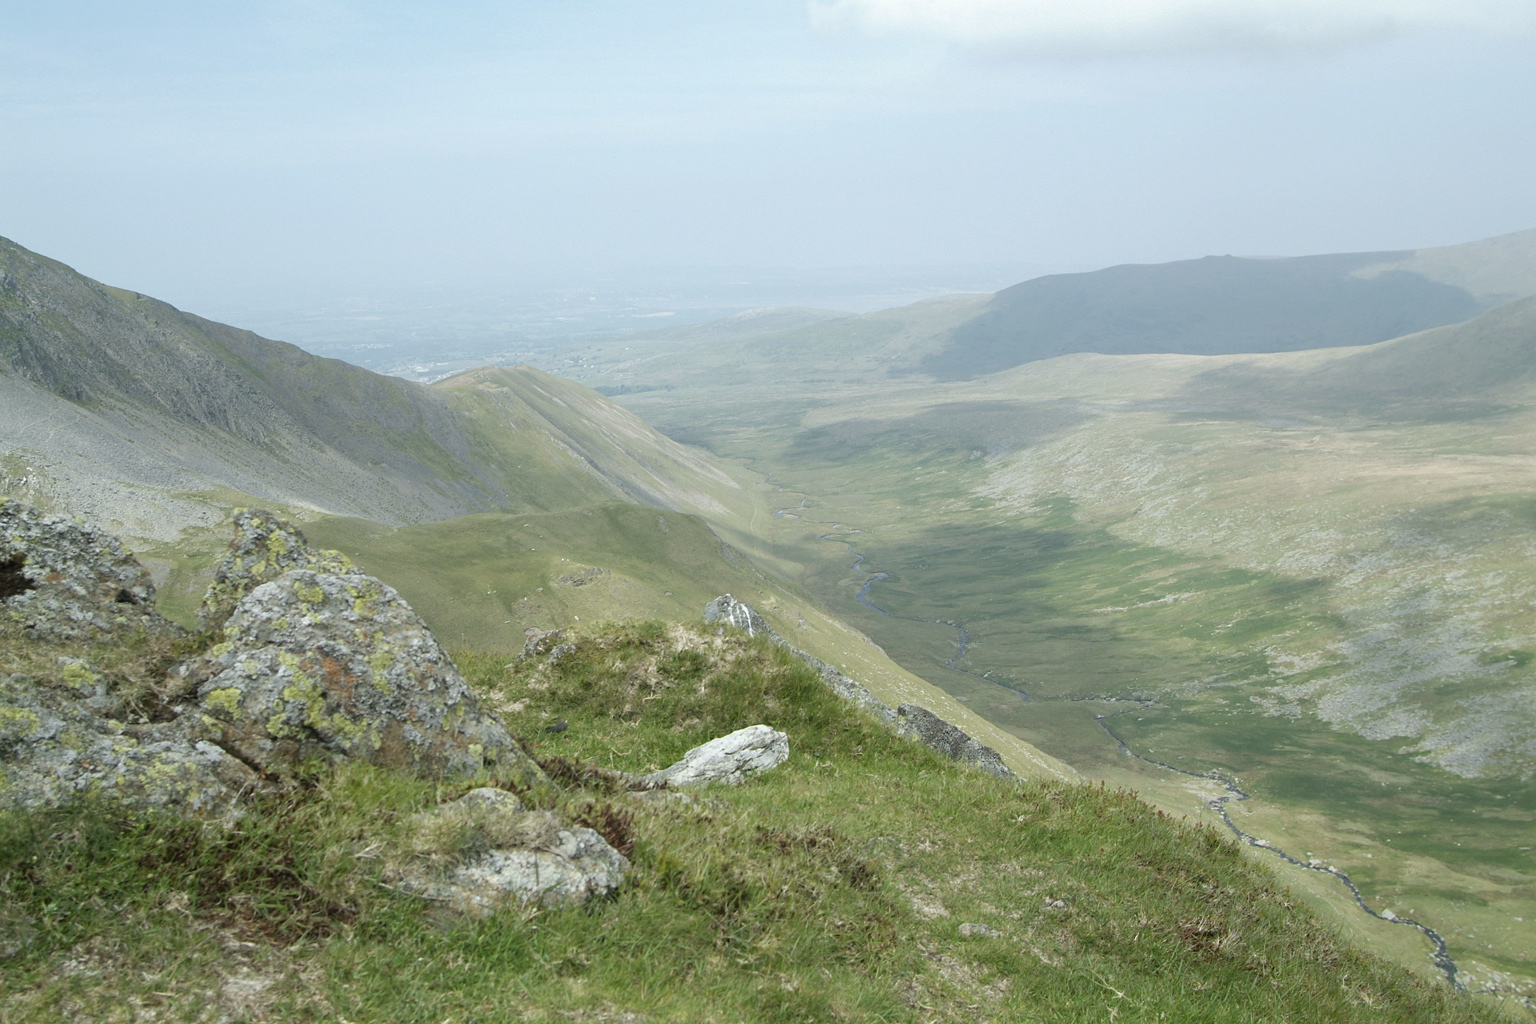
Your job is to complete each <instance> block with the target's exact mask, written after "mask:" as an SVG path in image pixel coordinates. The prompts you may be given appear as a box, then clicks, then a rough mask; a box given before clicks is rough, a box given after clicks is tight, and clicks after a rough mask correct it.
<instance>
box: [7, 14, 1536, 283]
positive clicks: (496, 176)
mask: <svg viewBox="0 0 1536 1024" xmlns="http://www.w3.org/2000/svg"><path fill="white" fill-rule="evenodd" d="M0 15H3V17H0V235H4V236H6V237H9V238H11V239H13V240H15V241H17V242H19V243H21V244H22V245H25V246H27V247H28V248H31V249H34V250H36V251H39V252H42V253H44V254H46V255H49V256H52V257H54V258H57V259H60V260H63V261H64V262H66V263H69V264H71V265H72V266H75V267H77V268H78V269H80V270H81V271H83V272H85V273H87V274H90V275H91V276H94V277H97V278H99V279H102V280H106V281H109V282H111V283H114V284H119V285H122V286H125V287H130V288H135V289H137V290H140V291H143V292H147V293H149V294H154V295H157V296H160V297H163V298H166V299H168V300H169V301H172V302H174V303H176V304H177V305H180V306H182V307H184V308H191V309H194V310H199V309H204V308H218V307H220V306H228V305H230V304H232V303H239V302H245V303H257V304H259V303H261V302H263V301H266V302H270V303H279V304H280V303H281V302H283V301H288V300H290V299H292V298H293V297H295V296H301V295H303V296H327V295H341V294H345V293H348V292H349V291H358V290H367V289H373V290H380V289H383V290H387V289H410V288H428V289H430V288H438V289H448V288H482V289H483V288H496V287H500V286H503V285H507V284H509V283H517V282H524V283H526V282H548V283H552V284H561V285H573V286H578V287H579V286H580V283H581V281H582V280H583V279H584V277H585V276H590V275H594V274H607V275H610V276H614V275H617V276H618V277H620V278H622V277H624V276H625V275H630V276H631V277H635V278H636V279H639V278H640V277H644V276H645V275H651V276H653V277H654V276H656V275H661V276H664V277H668V279H669V280H682V279H686V278H687V277H688V276H689V275H690V274H699V275H703V276H705V277H707V276H708V275H710V274H714V275H717V276H718V275H719V274H721V273H735V272H737V270H735V269H733V268H746V269H741V270H740V273H750V272H753V271H751V268H780V269H781V270H782V269H783V268H790V269H793V270H795V271H797V272H800V273H801V277H802V278H803V279H810V278H812V277H814V276H815V274H816V273H818V272H820V271H827V272H828V273H833V272H836V273H841V274H844V275H846V274H848V273H850V272H852V270H851V268H862V269H858V273H861V274H864V275H865V276H866V277H867V276H869V275H871V274H872V275H874V276H878V275H879V273H882V272H883V270H882V269H881V268H906V270H903V271H901V272H903V273H910V270H911V268H960V269H955V271H954V273H952V274H950V277H952V278H954V280H955V281H956V282H957V283H959V284H962V285H963V284H964V283H965V281H966V280H968V279H970V278H974V279H975V280H976V281H978V282H979V281H982V280H983V279H985V278H988V277H989V275H990V277H992V278H997V277H998V276H999V275H1001V276H1002V277H1003V278H1007V277H1009V275H1012V276H1015V277H1023V276H1030V275H1031V273H1032V272H1033V271H1039V272H1045V271H1046V270H1050V269H1066V268H1082V269H1086V268H1089V267H1096V266H1106V265H1110V264H1115V263H1125V262H1154V261H1162V260H1171V259H1183V258H1191V257H1196V256H1202V255H1207V254H1212V253H1216V254H1221V253H1236V254H1239V255H1301V254H1306V253H1316V252H1332V251H1360V250H1377V249H1397V248H1417V247H1421V246H1428V245H1440V244H1451V243H1455V242H1460V241H1468V240H1471V239H1475V238H1480V237H1487V236H1491V235H1496V234H1501V233H1504V232H1509V231H1516V230H1522V229H1526V228H1530V227H1536V186H1533V184H1532V182H1533V180H1536V179H1533V176H1532V172H1531V168H1532V167H1536V60H1532V59H1531V56H1532V51H1533V48H1536V2H1533V0H1456V2H1454V3H1452V2H1449V0H809V2H807V0H730V2H728V3H722V2H719V0H708V2H705V0H644V2H640V0H560V2H555V0H538V2H533V0H494V2H492V0H433V2H430V3H429V2H407V0H370V2H368V3H362V2H356V0H247V2H244V3H241V4H210V3H207V2H206V0H198V2H182V0H165V2H158V3H145V2H136V0H105V2H104V0H50V2H49V3H46V4H38V3H22V2H19V0H0ZM963 268H972V269H971V270H965V269H963ZM896 272H897V271H896V270H895V269H892V273H896ZM967 274H969V275H970V278H967ZM1005 283H1008V281H1007V280H1002V279H999V280H996V281H994V282H992V283H991V284H989V285H988V287H998V286H1001V285H1002V284H1005ZM294 301H296V300H294Z"/></svg>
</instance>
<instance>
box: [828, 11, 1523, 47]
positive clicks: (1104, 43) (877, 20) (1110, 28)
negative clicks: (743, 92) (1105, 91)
mask: <svg viewBox="0 0 1536 1024" xmlns="http://www.w3.org/2000/svg"><path fill="white" fill-rule="evenodd" d="M809 4H810V12H811V20H812V23H813V24H814V25H815V26H816V27H817V28H820V29H826V30H837V29H849V28H852V29H856V30H863V31H869V32H876V33H902V34H912V35H920V36H928V37H931V38H937V39H941V40H944V41H947V42H952V43H957V44H960V45H963V46H967V47H973V48H977V49H982V50H989V51H996V52H1013V53H1039V54H1051V53H1067V54H1127V53H1166V52H1180V51H1201V50H1206V51H1211V50H1281V51H1284V50H1310V49H1327V48H1332V47H1337V46H1342V45H1348V44H1351V43H1358V42H1364V41H1368V40H1372V39H1383V38H1389V37H1392V36H1397V35H1403V34H1406V33H1410V32H1415V31H1423V30H1435V29H1441V30H1444V29H1472V30H1480V31H1490V32H1510V31H1516V32H1521V31H1529V30H1532V29H1533V28H1536V3H1533V2H1532V0H809Z"/></svg>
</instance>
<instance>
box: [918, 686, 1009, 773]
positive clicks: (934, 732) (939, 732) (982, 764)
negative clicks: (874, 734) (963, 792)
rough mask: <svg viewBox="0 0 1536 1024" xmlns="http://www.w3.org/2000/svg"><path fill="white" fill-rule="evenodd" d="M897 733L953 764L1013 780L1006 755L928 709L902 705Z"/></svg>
mask: <svg viewBox="0 0 1536 1024" xmlns="http://www.w3.org/2000/svg"><path fill="white" fill-rule="evenodd" d="M896 721H897V726H896V731H897V732H899V733H901V734H902V735H903V736H910V737H912V738H913V739H915V740H917V741H918V742H919V743H921V744H923V746H925V747H929V748H931V749H933V750H937V751H938V752H939V753H941V754H943V755H944V756H945V757H947V758H949V759H950V760H951V761H961V762H964V763H966V764H973V765H975V766H976V767H978V768H980V769H981V770H982V771H984V772H986V773H987V774H989V775H996V776H997V777H998V778H1002V779H1011V778H1013V777H1014V774H1013V769H1011V768H1009V767H1008V765H1007V764H1005V763H1004V762H1003V755H1001V754H999V753H998V752H997V751H995V750H993V749H992V748H991V747H989V746H986V745H984V744H982V743H979V742H977V741H976V740H975V739H973V738H972V737H971V735H970V734H969V733H967V732H965V731H964V730H963V729H961V728H960V727H959V726H956V725H951V724H950V723H949V722H946V721H945V720H944V719H942V718H940V717H939V716H938V715H936V714H934V713H933V712H932V711H929V710H928V709H927V708H924V707H919V706H918V705H916V704H902V705H900V706H899V707H897V709H896Z"/></svg>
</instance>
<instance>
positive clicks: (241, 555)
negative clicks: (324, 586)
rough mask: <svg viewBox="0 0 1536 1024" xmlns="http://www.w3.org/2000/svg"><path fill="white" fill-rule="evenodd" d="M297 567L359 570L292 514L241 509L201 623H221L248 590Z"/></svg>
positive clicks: (199, 616) (200, 613)
mask: <svg viewBox="0 0 1536 1024" xmlns="http://www.w3.org/2000/svg"><path fill="white" fill-rule="evenodd" d="M293 569H309V570H311V571H314V572H323V573H330V574H332V575H337V576H341V575H347V574H350V573H356V572H357V571H358V569H357V567H356V566H354V565H353V564H352V562H351V560H350V559H349V558H347V556H346V555H344V554H342V553H341V552H340V551H329V550H325V551H316V550H315V549H313V548H311V547H310V546H309V542H308V541H307V540H305V539H304V534H302V533H300V532H299V529H298V527H296V526H294V525H293V524H292V523H290V522H288V521H287V520H286V519H281V518H279V517H278V516H275V515H273V514H272V513H271V512H268V511H266V510H265V509H259V508H258V509H240V510H239V511H237V512H236V513H235V536H234V539H233V540H231V541H230V542H229V554H227V555H225V556H224V560H223V561H222V562H220V563H219V565H218V568H216V569H215V570H214V571H213V582H212V583H211V584H209V586H208V593H207V594H205V595H204V597H203V605H202V607H201V608H199V609H198V612H197V625H198V628H199V629H202V630H215V629H218V628H219V627H220V626H222V625H224V623H225V622H226V621H227V620H228V619H229V617H230V616H231V615H232V614H234V611H235V607H236V606H237V605H238V604H239V603H240V601H241V600H242V599H243V598H244V597H245V595H247V594H249V593H250V592H251V591H253V590H255V589H256V588H257V587H259V586H261V585H262V584H263V583H269V582H271V581H272V580H275V579H277V578H278V577H279V576H281V575H282V574H283V573H285V572H288V571H290V570H293Z"/></svg>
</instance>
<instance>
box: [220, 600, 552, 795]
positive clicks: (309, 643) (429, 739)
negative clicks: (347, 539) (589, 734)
mask: <svg viewBox="0 0 1536 1024" xmlns="http://www.w3.org/2000/svg"><path fill="white" fill-rule="evenodd" d="M198 675H199V676H200V682H199V686H198V690H197V695H198V699H199V710H200V713H201V717H202V721H203V722H204V723H205V724H206V725H207V726H208V727H209V728H210V729H211V730H212V732H213V734H214V735H215V736H216V737H217V741H218V743H219V744H220V745H221V746H223V747H224V748H225V749H227V750H229V751H231V752H233V753H234V754H235V755H236V756H238V757H239V758H240V759H241V760H243V761H245V762H246V763H247V764H249V765H251V766H252V767H254V768H257V769H258V770H260V771H262V772H267V773H271V774H275V775H285V774H289V773H292V772H293V771H294V770H296V769H297V768H299V767H300V766H301V765H303V764H305V763H306V762H311V761H315V760H317V759H318V760H336V759H340V758H360V759H362V760H365V761H369V762H372V763H374V764H378V765H385V766H389V767H394V768H404V769H407V770H410V771H414V772H417V773H420V774H424V775H431V776H471V775H475V774H477V773H479V772H481V771H485V770H488V769H492V768H494V769H496V770H497V771H498V772H500V773H510V774H511V775H512V776H515V777H524V778H527V779H529V780H530V781H531V780H533V779H536V778H540V777H541V775H540V773H539V770H538V768H537V766H536V765H534V764H533V762H532V760H531V759H530V758H529V757H528V756H527V755H526V754H525V753H523V751H522V749H521V748H520V747H518V746H517V744H516V743H515V742H514V741H513V739H512V737H511V736H510V735H508V733H507V731H506V729H505V728H504V727H503V726H502V725H501V723H500V722H499V721H498V720H497V719H496V718H495V716H493V715H492V714H490V713H489V712H487V711H486V710H484V709H483V708H482V707H481V705H480V702H479V700H478V699H477V698H476V697H475V695H474V694H473V693H472V692H471V691H470V689H469V686H468V685H467V684H466V683H465V681H464V677H463V676H461V675H460V674H459V671H458V669H457V668H456V667H455V666H454V664H453V662H452V661H451V660H450V659H449V657H448V655H447V654H446V653H445V652H444V651H443V649H442V648H441V647H439V646H438V643H437V641H436V640H435V639H434V638H433V636H432V634H431V632H430V631H428V629H427V627H426V624H425V623H423V622H422V621H421V618H420V617H419V616H417V614H416V613H415V612H414V611H412V610H411V608H410V606H409V605H407V604H406V603H405V601H404V600H403V599H402V598H401V597H400V595H399V594H397V593H396V592H395V591H394V590H393V589H392V588H391V587H388V586H386V585H385V584H383V583H381V582H379V581H378V580H376V579H374V578H373V577H371V576H364V575H360V574H355V573H354V574H348V575H333V574H329V573H321V572H313V571H311V570H307V569H299V570H293V571H289V572H285V573H283V574H282V575H281V576H280V577H278V578H277V579H275V580H273V581H271V582H269V583H263V584H262V585H260V586H259V587H257V588H256V589H255V590H253V591H251V592H250V594H248V595H247V596H246V597H245V598H244V599H243V600H242V601H241V602H240V603H239V605H238V606H237V607H236V609H235V612H234V614H233V615H232V616H231V617H230V619H229V622H228V623H227V624H226V625H225V627H224V640H223V642H222V643H220V644H218V645H216V646H215V647H214V648H213V649H212V650H211V651H210V652H209V654H208V655H207V657H206V658H205V660H204V663H203V666H202V670H201V671H200V672H199V673H198Z"/></svg>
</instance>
